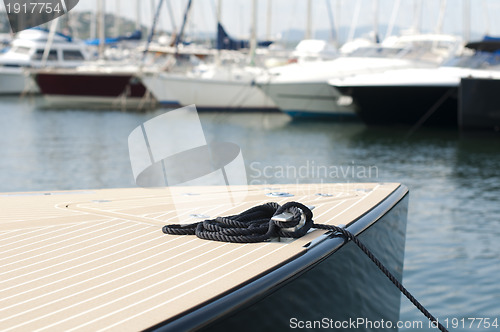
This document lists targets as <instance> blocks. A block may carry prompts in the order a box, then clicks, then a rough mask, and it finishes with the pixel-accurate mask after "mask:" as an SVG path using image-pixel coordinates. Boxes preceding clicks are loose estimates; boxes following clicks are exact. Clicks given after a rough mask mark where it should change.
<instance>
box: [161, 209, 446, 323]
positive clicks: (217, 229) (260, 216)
mask: <svg viewBox="0 0 500 332" xmlns="http://www.w3.org/2000/svg"><path fill="white" fill-rule="evenodd" d="M284 213H287V214H286V215H284ZM280 217H281V218H280ZM312 217H313V213H312V211H311V210H310V209H309V208H308V207H307V206H305V205H303V204H301V203H298V202H288V203H285V204H284V205H283V206H280V205H279V204H277V203H266V204H263V205H259V206H256V207H253V208H251V209H248V210H246V211H244V212H242V213H240V214H238V215H234V216H229V217H217V218H215V219H211V220H205V221H201V222H197V223H194V224H187V225H166V226H163V232H164V233H165V234H172V235H196V236H198V237H199V238H201V239H205V240H213V241H222V242H233V243H256V242H263V241H268V240H270V239H272V238H277V237H280V238H281V237H285V238H300V237H302V236H304V235H305V234H307V232H308V231H309V230H310V229H311V228H316V229H324V230H327V231H332V232H333V233H334V235H336V236H339V237H342V238H344V239H345V240H346V241H347V242H348V241H352V242H354V243H355V244H356V245H357V246H358V247H359V248H360V249H361V250H362V251H363V252H364V253H365V254H366V255H367V256H368V258H370V259H371V261H372V262H373V263H374V264H375V265H376V266H377V267H378V268H379V270H380V271H382V273H384V274H385V275H386V276H387V278H389V280H390V281H391V282H392V283H393V284H394V285H395V286H396V287H397V288H398V289H399V290H400V291H401V293H403V294H404V295H405V296H406V298H407V299H408V300H410V302H411V303H413V305H414V306H415V307H417V309H418V310H420V312H422V314H424V316H425V317H427V318H428V319H429V320H430V321H431V322H432V323H434V324H435V326H437V327H438V329H439V330H440V331H442V332H447V330H446V328H445V327H444V326H443V325H442V324H441V323H439V321H438V320H437V319H436V318H435V317H434V316H433V315H432V314H431V313H430V312H429V311H428V310H427V309H426V308H425V307H424V306H423V305H422V304H420V302H418V301H417V299H416V298H415V297H414V296H413V295H412V294H411V293H410V292H409V291H408V290H407V289H406V288H405V287H404V286H403V285H402V284H401V283H400V282H399V280H397V278H396V277H395V276H394V275H393V274H392V273H391V272H390V271H389V270H388V269H387V268H386V267H385V266H384V265H383V264H382V262H381V261H379V260H378V258H377V257H375V255H374V254H373V253H372V252H371V251H370V249H368V248H367V247H366V246H365V245H364V244H363V243H362V242H361V241H360V240H359V239H358V238H357V237H356V236H355V235H354V234H352V233H351V232H349V231H348V230H347V229H345V228H342V227H338V226H333V225H325V224H316V223H314V221H313V219H312Z"/></svg>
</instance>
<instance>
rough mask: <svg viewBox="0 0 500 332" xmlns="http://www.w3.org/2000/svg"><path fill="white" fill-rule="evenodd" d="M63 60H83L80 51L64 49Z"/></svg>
mask: <svg viewBox="0 0 500 332" xmlns="http://www.w3.org/2000/svg"><path fill="white" fill-rule="evenodd" d="M63 60H65V61H75V60H85V58H84V57H83V54H82V52H80V51H78V50H64V51H63Z"/></svg>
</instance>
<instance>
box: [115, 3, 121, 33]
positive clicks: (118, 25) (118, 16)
mask: <svg viewBox="0 0 500 332" xmlns="http://www.w3.org/2000/svg"><path fill="white" fill-rule="evenodd" d="M115 5H116V13H115V19H116V22H115V34H116V35H117V36H121V33H122V16H121V7H120V0H115Z"/></svg>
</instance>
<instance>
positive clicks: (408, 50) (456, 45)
mask: <svg viewBox="0 0 500 332" xmlns="http://www.w3.org/2000/svg"><path fill="white" fill-rule="evenodd" d="M461 47H462V43H461V39H460V38H459V37H454V36H449V35H434V34H433V35H411V36H400V37H391V38H388V39H387V40H385V41H384V42H383V43H382V44H381V45H377V46H368V47H361V48H358V49H357V50H355V51H353V52H352V53H351V54H350V55H349V56H343V57H339V58H337V59H334V60H331V61H320V62H306V63H296V64H290V65H287V66H282V67H277V68H273V69H270V70H269V74H268V75H267V76H265V77H263V78H260V79H259V80H258V81H257V84H258V85H259V87H260V88H261V89H262V91H264V92H265V93H266V94H267V95H268V96H269V97H270V98H271V99H272V100H273V101H274V102H275V104H276V105H277V106H278V107H279V108H280V109H281V110H282V111H284V112H285V113H287V114H289V115H291V116H292V117H336V118H339V117H340V118H345V117H355V112H354V108H353V105H352V99H351V98H350V97H346V96H342V95H341V94H340V93H339V92H338V91H336V90H334V89H332V88H331V87H330V86H329V84H328V80H329V79H332V78H341V77H347V76H352V75H359V74H366V73H374V72H383V71H386V70H388V69H395V68H409V67H420V68H435V67H437V66H438V65H439V64H440V63H441V62H442V61H444V60H445V59H446V58H447V57H449V56H451V55H454V54H455V53H456V52H458V50H460V49H461Z"/></svg>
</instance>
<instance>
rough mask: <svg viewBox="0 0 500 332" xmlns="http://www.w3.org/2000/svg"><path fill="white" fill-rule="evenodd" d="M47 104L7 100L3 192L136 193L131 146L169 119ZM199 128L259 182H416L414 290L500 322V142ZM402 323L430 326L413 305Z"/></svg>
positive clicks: (215, 122) (454, 310) (241, 125)
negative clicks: (142, 129) (153, 123)
mask: <svg viewBox="0 0 500 332" xmlns="http://www.w3.org/2000/svg"><path fill="white" fill-rule="evenodd" d="M38 104H39V101H38V100H36V99H25V100H19V98H17V97H9V98H2V99H0V133H1V135H0V152H1V158H0V192H10V191H34V190H64V189H92V188H110V187H131V186H134V179H133V177H132V172H131V168H130V162H129V158H128V148H127V137H128V135H129V133H130V132H131V131H132V130H133V129H134V128H135V127H136V126H138V125H140V124H141V123H143V122H144V121H146V120H148V119H151V118H153V117H155V116H156V115H159V114H162V113H163V112H165V110H158V111H154V112H149V113H146V114H141V113H123V112H120V111H81V110H48V109H42V108H40V107H38V106H37V105H38ZM201 120H202V125H203V127H204V130H205V134H206V136H207V140H208V141H212V140H219V141H229V142H234V143H236V144H238V145H239V146H240V147H241V149H242V152H243V156H244V159H245V163H246V166H247V176H248V178H249V181H250V182H252V183H256V184H257V183H266V182H267V183H288V182H299V183H312V182H321V181H324V182H363V181H381V182H384V181H385V182H387V181H393V182H401V183H403V184H405V185H407V186H408V187H409V188H410V192H411V194H410V195H411V196H410V210H409V220H408V231H407V245H406V258H405V270H404V284H405V286H406V287H407V288H408V289H409V290H410V291H411V292H412V293H413V294H414V295H415V296H416V297H417V298H418V299H419V300H420V301H421V302H422V303H423V304H424V305H425V306H427V308H428V309H429V310H430V311H431V312H432V313H433V314H435V315H436V316H438V317H440V318H442V319H444V318H450V319H451V318H458V319H461V318H465V319H467V318H469V317H498V319H499V320H500V300H499V299H500V282H499V281H498V280H499V277H498V276H499V275H500V241H499V239H500V140H499V139H498V138H495V137H460V136H459V135H458V134H457V133H456V132H455V131H453V130H450V131H443V130H430V129H422V130H420V131H417V133H415V134H414V135H413V136H411V137H410V138H408V139H406V138H405V135H406V134H407V132H408V128H392V127H386V128H374V129H373V128H366V127H364V126H363V125H361V124H337V123H322V122H319V123H318V122H306V123H295V122H291V121H289V119H288V118H287V117H286V116H284V115H281V114H267V115H264V114H230V115H228V114H218V113H210V114H201ZM401 319H403V320H423V319H422V316H421V314H420V313H419V312H418V310H417V309H415V308H414V307H413V306H412V305H411V304H410V303H409V302H408V301H406V299H403V300H402V309H401ZM499 324H500V322H499ZM499 329H500V328H499ZM466 330H469V331H472V330H477V329H466ZM490 330H491V329H490Z"/></svg>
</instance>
